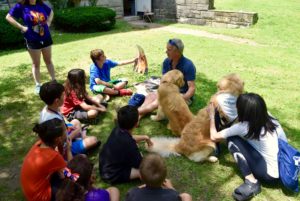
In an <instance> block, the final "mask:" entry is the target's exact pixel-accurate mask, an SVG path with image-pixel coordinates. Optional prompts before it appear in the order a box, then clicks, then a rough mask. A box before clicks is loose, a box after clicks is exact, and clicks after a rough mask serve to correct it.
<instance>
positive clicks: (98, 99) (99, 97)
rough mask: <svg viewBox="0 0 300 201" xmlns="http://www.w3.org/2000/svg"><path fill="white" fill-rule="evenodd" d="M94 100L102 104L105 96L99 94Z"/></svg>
mask: <svg viewBox="0 0 300 201" xmlns="http://www.w3.org/2000/svg"><path fill="white" fill-rule="evenodd" d="M92 99H93V100H94V101H95V102H97V103H99V104H100V103H101V102H102V100H103V96H102V95H101V94H98V95H96V96H93V97H92Z"/></svg>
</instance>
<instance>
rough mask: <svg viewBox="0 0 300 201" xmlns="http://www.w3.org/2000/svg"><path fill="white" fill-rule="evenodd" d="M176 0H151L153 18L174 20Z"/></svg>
mask: <svg viewBox="0 0 300 201" xmlns="http://www.w3.org/2000/svg"><path fill="white" fill-rule="evenodd" d="M176 1H178V0H152V12H153V13H154V18H155V19H165V20H171V21H176V16H177V8H176Z"/></svg>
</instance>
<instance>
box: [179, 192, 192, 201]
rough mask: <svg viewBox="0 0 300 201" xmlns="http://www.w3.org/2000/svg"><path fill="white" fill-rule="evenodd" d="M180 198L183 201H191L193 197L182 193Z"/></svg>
mask: <svg viewBox="0 0 300 201" xmlns="http://www.w3.org/2000/svg"><path fill="white" fill-rule="evenodd" d="M180 197H181V200H182V201H191V200H192V196H191V195H190V194H188V193H181V194H180Z"/></svg>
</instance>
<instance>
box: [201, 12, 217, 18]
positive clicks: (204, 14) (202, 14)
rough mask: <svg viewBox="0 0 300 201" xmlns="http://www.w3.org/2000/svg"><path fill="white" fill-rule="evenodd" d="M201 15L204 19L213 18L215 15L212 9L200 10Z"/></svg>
mask: <svg viewBox="0 0 300 201" xmlns="http://www.w3.org/2000/svg"><path fill="white" fill-rule="evenodd" d="M201 17H202V18H204V19H213V18H214V17H215V13H214V12H212V11H201Z"/></svg>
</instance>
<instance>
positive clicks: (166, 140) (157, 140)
mask: <svg viewBox="0 0 300 201" xmlns="http://www.w3.org/2000/svg"><path fill="white" fill-rule="evenodd" d="M151 141H152V142H153V146H151V147H147V150H148V151H149V152H155V153H158V154H159V155H161V156H162V157H169V156H180V154H179V153H177V152H176V150H175V146H176V145H177V144H178V143H179V141H180V138H174V137H153V138H151Z"/></svg>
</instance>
